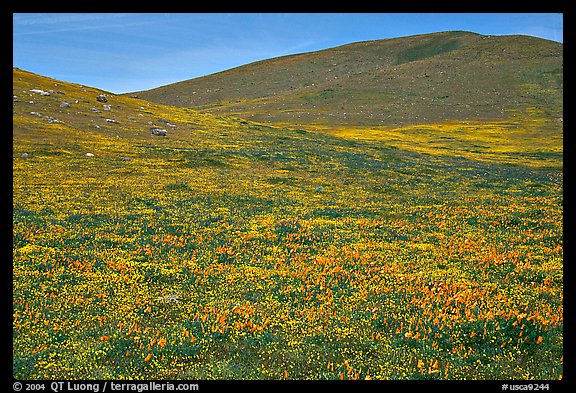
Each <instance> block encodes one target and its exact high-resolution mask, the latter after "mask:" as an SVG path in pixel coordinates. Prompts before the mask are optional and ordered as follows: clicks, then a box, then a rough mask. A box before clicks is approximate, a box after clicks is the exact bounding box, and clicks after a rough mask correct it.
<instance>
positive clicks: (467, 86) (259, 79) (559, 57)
mask: <svg viewBox="0 0 576 393" xmlns="http://www.w3.org/2000/svg"><path fill="white" fill-rule="evenodd" d="M562 94H563V45H562V44H560V43H557V42H553V41H548V40H544V39H540V38H535V37H530V36H521V35H511V36H486V35H480V34H475V33H470V32H462V31H456V32H442V33H434V34H424V35H415V36H409V37H402V38H393V39H384V40H376V41H366V42H357V43H353V44H349V45H344V46H339V47H336V48H331V49H326V50H321V51H317V52H310V53H302V54H297V55H290V56H283V57H278V58H273V59H269V60H264V61H259V62H255V63H251V64H248V65H244V66H241V67H237V68H233V69H230V70H227V71H224V72H219V73H216V74H212V75H208V76H204V77H200V78H195V79H191V80H187V81H183V82H179V83H174V84H171V85H167V86H162V87H159V88H155V89H152V90H147V91H140V92H136V93H130V94H129V95H137V96H138V97H139V98H143V99H146V100H149V101H153V102H157V103H162V104H169V105H175V106H182V107H187V108H193V109H197V110H200V111H204V112H210V113H217V114H227V115H234V116H238V117H241V118H245V119H249V120H255V121H259V122H278V123H292V124H319V125H351V124H354V125H362V126H394V125H406V124H418V123H437V122H443V121H450V120H462V119H467V120H487V119H491V120H495V119H504V118H510V117H512V116H513V115H514V114H516V113H517V112H521V113H522V112H525V111H529V112H538V114H539V115H541V116H544V117H548V118H561V117H562V111H563V106H562Z"/></svg>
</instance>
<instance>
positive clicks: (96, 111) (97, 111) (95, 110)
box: [92, 108, 100, 113]
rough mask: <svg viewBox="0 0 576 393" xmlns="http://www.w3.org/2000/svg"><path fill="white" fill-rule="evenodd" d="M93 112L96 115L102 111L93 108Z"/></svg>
mask: <svg viewBox="0 0 576 393" xmlns="http://www.w3.org/2000/svg"><path fill="white" fill-rule="evenodd" d="M92 112H94V113H100V110H99V109H98V108H92Z"/></svg>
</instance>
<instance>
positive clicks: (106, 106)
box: [102, 104, 112, 111]
mask: <svg viewBox="0 0 576 393" xmlns="http://www.w3.org/2000/svg"><path fill="white" fill-rule="evenodd" d="M110 108H112V105H106V104H104V105H102V109H104V110H105V111H109V110H110Z"/></svg>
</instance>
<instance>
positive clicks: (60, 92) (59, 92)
mask: <svg viewBox="0 0 576 393" xmlns="http://www.w3.org/2000/svg"><path fill="white" fill-rule="evenodd" d="M56 94H64V95H66V93H64V92H63V91H60V90H58V91H57V92H56Z"/></svg>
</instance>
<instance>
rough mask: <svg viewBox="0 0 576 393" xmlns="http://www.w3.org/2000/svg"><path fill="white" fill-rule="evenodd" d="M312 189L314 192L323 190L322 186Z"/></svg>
mask: <svg viewBox="0 0 576 393" xmlns="http://www.w3.org/2000/svg"><path fill="white" fill-rule="evenodd" d="M314 191H315V192H324V188H322V186H318V187H316V189H315V190H314Z"/></svg>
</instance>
